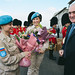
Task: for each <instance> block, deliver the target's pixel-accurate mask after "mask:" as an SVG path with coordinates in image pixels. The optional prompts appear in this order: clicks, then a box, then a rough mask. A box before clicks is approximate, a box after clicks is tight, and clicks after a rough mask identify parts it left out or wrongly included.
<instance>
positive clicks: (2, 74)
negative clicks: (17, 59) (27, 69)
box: [0, 68, 20, 75]
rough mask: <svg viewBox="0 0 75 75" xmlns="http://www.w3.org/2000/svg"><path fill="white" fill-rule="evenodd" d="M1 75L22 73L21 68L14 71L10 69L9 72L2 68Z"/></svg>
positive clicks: (18, 74)
mask: <svg viewBox="0 0 75 75" xmlns="http://www.w3.org/2000/svg"><path fill="white" fill-rule="evenodd" d="M0 75H20V68H18V69H17V70H14V71H9V72H8V71H4V70H2V69H0Z"/></svg>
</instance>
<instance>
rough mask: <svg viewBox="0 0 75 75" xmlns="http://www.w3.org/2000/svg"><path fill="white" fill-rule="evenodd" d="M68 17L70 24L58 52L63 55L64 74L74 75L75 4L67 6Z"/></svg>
mask: <svg viewBox="0 0 75 75" xmlns="http://www.w3.org/2000/svg"><path fill="white" fill-rule="evenodd" d="M69 19H70V21H71V22H72V24H71V25H70V26H69V27H68V29H67V33H66V38H65V43H64V44H63V47H62V49H61V50H60V51H59V54H60V56H62V55H63V54H64V57H65V65H64V75H75V4H72V5H71V6H70V7H69Z"/></svg>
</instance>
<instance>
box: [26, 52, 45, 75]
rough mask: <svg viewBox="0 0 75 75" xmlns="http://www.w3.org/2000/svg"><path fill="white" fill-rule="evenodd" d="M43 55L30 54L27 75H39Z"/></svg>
mask: <svg viewBox="0 0 75 75" xmlns="http://www.w3.org/2000/svg"><path fill="white" fill-rule="evenodd" d="M43 57H44V53H43V54H39V53H36V52H35V53H32V57H31V66H30V67H29V68H28V72H27V75H39V67H40V64H41V62H42V60H43Z"/></svg>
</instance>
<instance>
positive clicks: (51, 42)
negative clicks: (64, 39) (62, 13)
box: [49, 17, 58, 60]
mask: <svg viewBox="0 0 75 75" xmlns="http://www.w3.org/2000/svg"><path fill="white" fill-rule="evenodd" d="M57 24H58V19H57V17H52V18H51V20H50V26H51V27H52V28H50V29H49V31H50V33H51V35H54V37H52V38H50V39H49V45H50V46H49V59H52V60H55V59H56V58H55V57H54V56H53V51H54V46H55V44H56V43H57V40H56V37H57V33H56V25H57Z"/></svg>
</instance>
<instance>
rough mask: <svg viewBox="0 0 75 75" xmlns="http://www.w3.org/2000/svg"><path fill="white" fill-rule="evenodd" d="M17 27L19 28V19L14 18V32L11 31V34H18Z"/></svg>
mask: <svg viewBox="0 0 75 75" xmlns="http://www.w3.org/2000/svg"><path fill="white" fill-rule="evenodd" d="M17 29H18V20H17V19H14V20H13V32H11V33H10V34H11V35H14V34H16V35H18V32H17Z"/></svg>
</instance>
